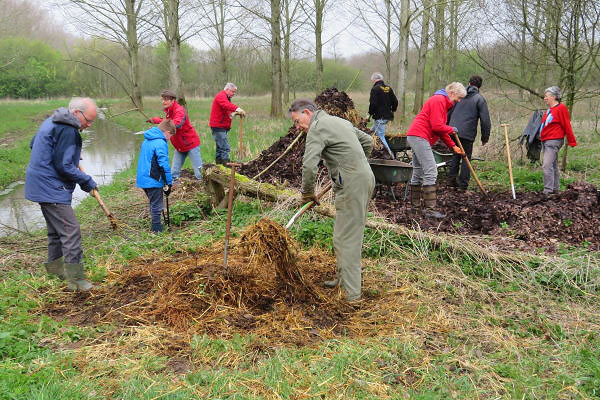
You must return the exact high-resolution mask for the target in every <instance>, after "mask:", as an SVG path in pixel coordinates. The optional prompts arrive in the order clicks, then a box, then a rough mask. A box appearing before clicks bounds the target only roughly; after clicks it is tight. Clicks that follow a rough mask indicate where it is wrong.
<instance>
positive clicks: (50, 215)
mask: <svg viewBox="0 0 600 400" xmlns="http://www.w3.org/2000/svg"><path fill="white" fill-rule="evenodd" d="M96 112H97V111H96V103H94V101H93V100H92V99H90V98H81V97H74V98H73V99H72V100H71V102H70V103H69V108H68V109H66V108H64V107H61V108H59V109H58V110H56V111H55V112H54V114H52V116H51V117H49V118H48V119H46V120H45V121H44V122H43V123H42V125H41V126H40V129H39V130H38V132H37V133H36V135H35V136H34V137H33V139H32V140H31V145H30V146H31V158H30V160H29V166H28V167H27V172H26V175H25V198H27V200H30V201H34V202H36V203H39V204H40V207H41V209H42V214H43V215H44V219H45V220H46V227H47V228H48V262H46V264H45V266H46V271H47V272H48V274H50V275H56V276H57V277H58V278H60V279H65V280H66V281H67V284H68V286H67V289H69V290H72V291H88V290H90V289H91V288H92V284H91V283H90V282H89V281H88V280H87V279H85V273H84V271H83V250H82V248H81V230H80V228H79V221H77V217H76V216H75V213H74V212H73V208H72V207H71V199H72V197H73V190H75V185H79V186H80V187H81V189H82V190H83V191H85V192H88V193H89V192H90V191H92V190H94V189H96V187H97V185H96V182H94V179H92V177H91V176H89V175H88V174H86V173H85V172H83V171H81V169H80V168H79V160H80V156H81V148H82V140H81V135H80V134H79V131H81V130H83V129H86V128H89V127H90V126H91V125H92V123H93V122H94V120H95V119H96Z"/></svg>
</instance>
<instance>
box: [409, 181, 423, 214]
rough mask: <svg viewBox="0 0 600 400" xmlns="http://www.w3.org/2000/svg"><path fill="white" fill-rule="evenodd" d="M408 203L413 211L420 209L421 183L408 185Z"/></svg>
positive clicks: (416, 211)
mask: <svg viewBox="0 0 600 400" xmlns="http://www.w3.org/2000/svg"><path fill="white" fill-rule="evenodd" d="M410 205H411V206H412V208H413V210H414V211H415V213H418V212H420V211H421V185H412V184H411V185H410Z"/></svg>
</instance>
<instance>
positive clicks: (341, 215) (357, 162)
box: [288, 99, 375, 301]
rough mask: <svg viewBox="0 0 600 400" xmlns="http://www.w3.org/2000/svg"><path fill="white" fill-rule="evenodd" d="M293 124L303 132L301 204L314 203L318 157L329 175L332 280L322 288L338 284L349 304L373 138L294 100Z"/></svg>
mask: <svg viewBox="0 0 600 400" xmlns="http://www.w3.org/2000/svg"><path fill="white" fill-rule="evenodd" d="M288 112H289V115H290V117H291V118H292V121H293V122H294V125H295V126H296V127H297V128H299V129H301V130H303V131H305V132H307V134H306V144H305V149H304V158H303V160H302V201H303V203H306V202H308V201H312V200H316V196H315V193H314V192H315V180H316V176H317V171H318V165H319V161H320V160H321V158H322V159H323V161H324V163H325V166H326V167H327V169H328V170H329V176H330V178H331V180H332V183H333V191H334V192H335V209H336V215H335V224H334V228H333V247H334V250H335V256H336V263H337V268H336V278H335V279H334V280H332V281H326V282H325V286H329V287H335V286H337V285H338V284H339V285H341V287H342V288H343V289H344V291H345V292H346V299H347V300H348V301H356V300H359V299H360V297H361V287H362V273H361V265H360V258H361V250H362V243H363V236H364V229H365V222H366V218H367V206H368V204H369V199H370V198H371V195H372V194H373V189H374V187H375V177H374V176H373V172H372V171H371V167H370V166H369V162H368V161H367V156H368V155H369V154H370V153H371V149H372V143H373V142H372V139H371V137H370V136H369V135H367V134H366V133H364V132H362V131H360V130H359V129H357V128H355V127H354V126H353V125H352V124H351V123H350V122H349V121H347V120H345V119H342V118H338V117H334V116H331V115H329V114H327V113H326V112H325V111H323V110H318V109H317V105H316V104H315V103H314V102H312V101H311V100H307V99H306V100H305V99H299V100H296V101H294V102H293V103H292V105H291V106H290V109H289V110H288Z"/></svg>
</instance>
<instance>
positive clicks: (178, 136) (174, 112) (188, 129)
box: [148, 89, 202, 180]
mask: <svg viewBox="0 0 600 400" xmlns="http://www.w3.org/2000/svg"><path fill="white" fill-rule="evenodd" d="M160 97H161V98H162V104H163V107H164V110H165V114H166V116H165V119H170V120H171V121H173V123H174V124H175V128H177V131H176V132H175V134H174V135H173V136H171V144H172V145H173V147H174V148H175V153H173V165H171V171H172V173H173V179H175V180H177V179H178V178H179V174H180V172H181V167H182V166H183V163H184V162H185V158H186V157H188V156H189V157H190V161H191V162H192V167H194V176H195V177H196V179H198V180H200V179H202V155H201V154H200V138H199V137H198V134H197V133H196V130H195V129H194V127H193V126H192V123H191V122H190V117H189V115H188V113H187V110H186V109H185V107H183V106H182V105H181V104H179V103H177V100H176V98H177V95H176V93H175V92H174V91H172V90H168V89H167V90H163V91H162V92H161V94H160ZM162 121H163V118H160V117H153V118H150V119H149V120H148V122H151V123H153V124H160V123H161V122H162Z"/></svg>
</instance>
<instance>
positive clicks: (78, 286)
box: [65, 264, 94, 292]
mask: <svg viewBox="0 0 600 400" xmlns="http://www.w3.org/2000/svg"><path fill="white" fill-rule="evenodd" d="M65 277H66V279H67V289H68V290H70V291H73V292H74V291H79V292H87V291H89V290H91V289H92V288H93V287H94V286H93V285H92V284H91V282H90V281H88V280H87V279H85V273H84V272H83V264H65Z"/></svg>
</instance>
